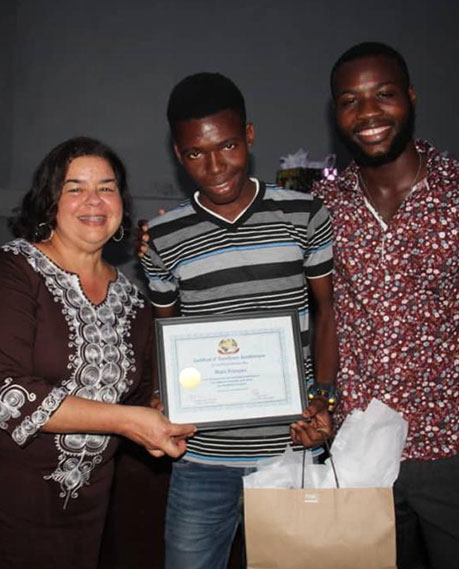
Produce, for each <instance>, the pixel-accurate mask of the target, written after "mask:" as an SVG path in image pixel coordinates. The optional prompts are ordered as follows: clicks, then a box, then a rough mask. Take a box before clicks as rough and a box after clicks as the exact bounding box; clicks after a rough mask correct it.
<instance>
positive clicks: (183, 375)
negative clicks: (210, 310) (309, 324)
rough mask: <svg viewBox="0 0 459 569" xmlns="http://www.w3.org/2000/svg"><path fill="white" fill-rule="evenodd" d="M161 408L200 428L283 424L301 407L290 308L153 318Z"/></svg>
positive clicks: (298, 350) (294, 317) (297, 344)
mask: <svg viewBox="0 0 459 569" xmlns="http://www.w3.org/2000/svg"><path fill="white" fill-rule="evenodd" d="M156 332H157V347H158V370H159V379H160V392H161V399H162V401H163V404H164V407H165V413H166V415H167V416H168V417H169V419H170V420H171V421H172V422H174V423H193V424H195V425H196V426H197V427H199V428H200V429H218V428H232V427H238V426H243V425H252V426H255V425H264V424H275V423H287V422H290V421H293V420H296V419H298V418H299V417H300V416H301V413H302V411H303V409H304V408H305V407H306V405H305V385H304V384H305V380H304V364H303V353H302V347H301V341H300V329H299V322H298V314H297V312H296V311H295V310H288V311H287V310H283V311H270V312H268V313H246V314H238V315H237V316H236V315H220V316H211V317H181V318H162V319H158V320H156Z"/></svg>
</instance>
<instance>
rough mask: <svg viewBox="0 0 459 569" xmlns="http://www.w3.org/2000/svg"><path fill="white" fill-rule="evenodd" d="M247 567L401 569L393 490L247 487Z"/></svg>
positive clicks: (245, 500) (245, 501)
mask: <svg viewBox="0 0 459 569" xmlns="http://www.w3.org/2000/svg"><path fill="white" fill-rule="evenodd" d="M244 511H245V532H246V547H247V569H396V562H395V516H394V505H393V496H392V488H336V489H334V488H321V489H309V488H308V489H306V488H305V489H301V490H293V489H283V488H282V489H269V488H246V489H244Z"/></svg>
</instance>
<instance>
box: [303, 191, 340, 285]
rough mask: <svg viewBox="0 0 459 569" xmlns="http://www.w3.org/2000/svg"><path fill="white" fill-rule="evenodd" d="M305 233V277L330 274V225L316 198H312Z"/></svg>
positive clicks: (331, 252)
mask: <svg viewBox="0 0 459 569" xmlns="http://www.w3.org/2000/svg"><path fill="white" fill-rule="evenodd" d="M307 235H308V246H307V250H306V254H305V258H304V269H305V274H306V277H307V278H309V279H314V278H319V277H323V276H326V275H328V274H330V273H331V271H332V269H333V244H332V225H331V220H330V216H329V214H328V211H327V209H326V207H325V206H324V205H323V203H322V201H321V200H320V199H318V198H314V199H313V203H312V208H311V217H310V219H309V224H308V231H307Z"/></svg>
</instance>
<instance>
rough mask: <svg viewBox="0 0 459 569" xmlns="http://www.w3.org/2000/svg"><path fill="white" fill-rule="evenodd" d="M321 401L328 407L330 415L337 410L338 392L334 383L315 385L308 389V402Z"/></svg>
mask: <svg viewBox="0 0 459 569" xmlns="http://www.w3.org/2000/svg"><path fill="white" fill-rule="evenodd" d="M314 399H321V400H322V401H325V402H326V403H327V405H328V407H327V409H328V411H329V412H330V413H333V411H334V410H335V407H336V404H337V403H338V390H337V388H336V386H335V384H334V383H313V384H312V385H311V386H310V387H309V388H308V401H313V400H314Z"/></svg>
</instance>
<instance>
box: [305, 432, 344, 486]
mask: <svg viewBox="0 0 459 569" xmlns="http://www.w3.org/2000/svg"><path fill="white" fill-rule="evenodd" d="M317 430H318V431H321V430H322V429H317ZM322 432H323V433H324V435H326V436H325V438H324V445H325V448H326V449H327V452H328V456H329V458H330V464H331V467H332V471H333V476H334V478H335V483H336V487H337V488H339V480H338V474H337V473H336V468H335V463H334V461H333V454H332V452H331V449H330V445H329V444H328V439H327V436H328V433H326V432H325V431H322ZM305 466H306V449H304V450H303V468H302V471H301V488H303V489H304V469H305Z"/></svg>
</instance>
